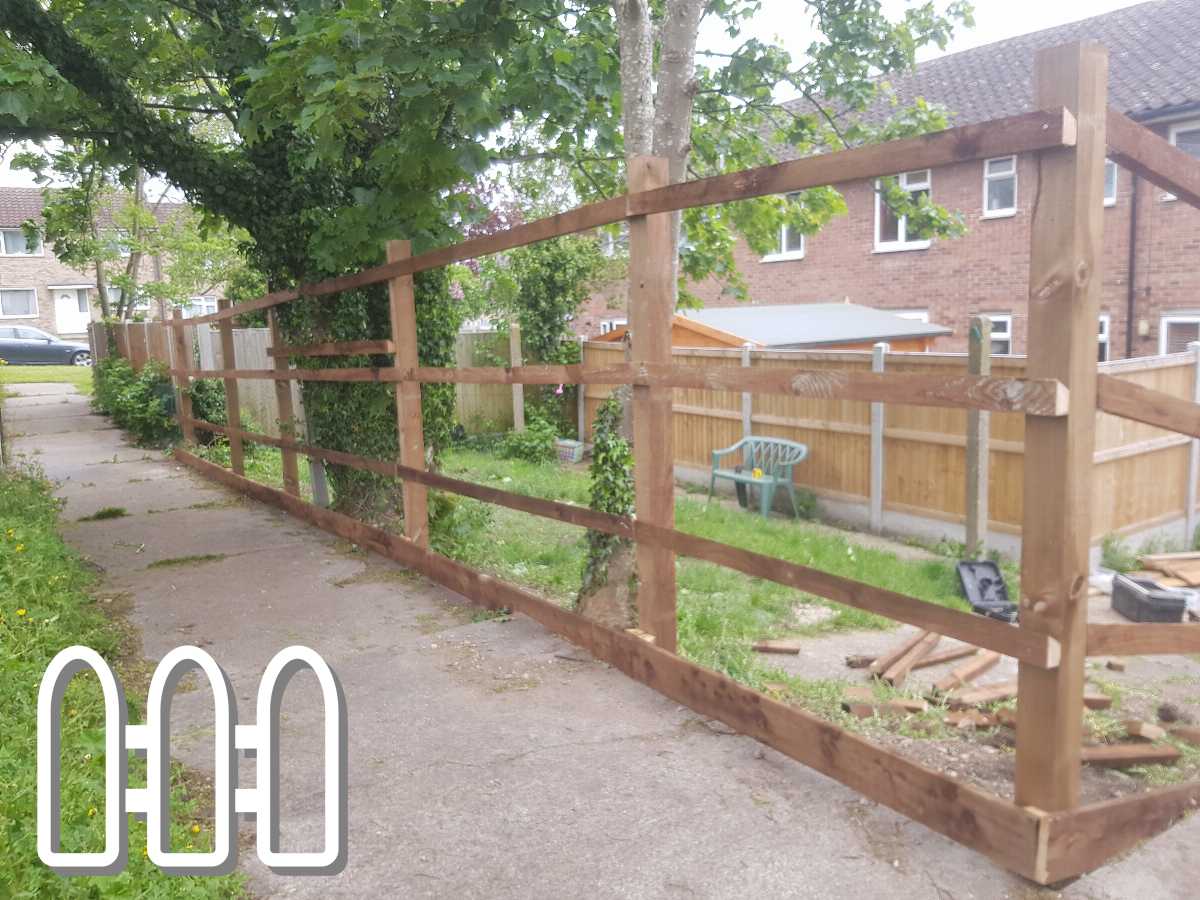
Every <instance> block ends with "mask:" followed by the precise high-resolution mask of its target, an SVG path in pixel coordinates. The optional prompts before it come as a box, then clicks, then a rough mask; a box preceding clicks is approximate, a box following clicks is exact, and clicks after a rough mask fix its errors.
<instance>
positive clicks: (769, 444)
mask: <svg viewBox="0 0 1200 900" xmlns="http://www.w3.org/2000/svg"><path fill="white" fill-rule="evenodd" d="M737 453H741V458H742V463H741V466H740V467H738V468H728V467H722V465H721V460H722V458H724V457H726V456H733V455H735V454H737ZM807 457H808V446H807V445H805V444H799V443H797V442H796V441H787V440H784V439H783V438H768V437H746V438H742V439H741V440H740V441H738V442H737V443H736V444H734V445H733V446H732V447H726V448H725V449H724V450H714V451H713V455H712V477H711V478H710V479H709V482H708V499H709V500H712V496H713V492H714V491H715V490H716V487H717V479H718V478H724V479H726V480H728V481H732V482H734V483H737V484H747V485H757V486H758V504H759V511H760V512H761V513H762V515H763V517H764V518H765V517H766V516H767V515H768V514H769V513H770V511H771V502H772V501H773V500H774V499H775V490H776V489H777V488H779V487H783V488H784V489H785V490H786V491H787V494H788V500H790V501H791V504H792V516H793V517H795V518H797V519H798V518H800V509H799V507H798V506H797V505H796V484H795V482H794V481H793V480H792V468H793V467H794V466H795V465H796V464H797V463H801V462H803V461H804V460H805V459H806V458H807ZM756 470H757V471H759V472H761V473H762V474H760V475H759V476H757V477H755V474H754V473H755V471H756Z"/></svg>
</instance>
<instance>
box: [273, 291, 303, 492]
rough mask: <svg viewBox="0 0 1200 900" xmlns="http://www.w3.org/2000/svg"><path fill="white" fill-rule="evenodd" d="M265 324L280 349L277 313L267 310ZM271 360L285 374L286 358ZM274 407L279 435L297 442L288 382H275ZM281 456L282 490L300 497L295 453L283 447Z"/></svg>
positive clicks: (280, 357) (297, 463)
mask: <svg viewBox="0 0 1200 900" xmlns="http://www.w3.org/2000/svg"><path fill="white" fill-rule="evenodd" d="M267 323H268V324H269V325H270V328H271V346H272V347H282V346H284V341H283V329H282V328H280V327H279V311H278V310H277V309H274V308H272V309H269V310H267ZM271 360H272V362H273V364H274V366H275V371H276V372H286V371H287V370H288V368H289V364H288V361H287V357H286V356H272V357H271ZM275 405H276V406H277V407H278V408H279V433H280V435H282V436H283V437H286V438H291V439H292V440H294V441H295V440H299V439H300V435H299V434H297V433H296V410H295V407H294V405H293V404H292V383H291V382H290V381H276V382H275ZM281 453H282V454H283V489H284V490H285V491H287V492H288V493H289V494H291V495H292V496H293V497H299V496H300V462H299V460H298V459H297V457H296V451H295V450H290V449H288V448H287V447H284V448H283V449H282V450H281Z"/></svg>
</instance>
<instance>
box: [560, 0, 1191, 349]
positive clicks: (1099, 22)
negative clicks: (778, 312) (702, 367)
mask: <svg viewBox="0 0 1200 900" xmlns="http://www.w3.org/2000/svg"><path fill="white" fill-rule="evenodd" d="M1078 40H1093V41H1098V42H1100V43H1102V44H1104V45H1105V46H1107V47H1108V49H1109V78H1110V82H1109V103H1110V105H1112V106H1114V107H1116V108H1118V109H1120V110H1121V111H1123V112H1124V113H1125V114H1126V115H1129V116H1131V117H1132V118H1134V119H1136V120H1138V121H1139V122H1141V123H1143V124H1144V125H1146V126H1148V127H1150V128H1152V129H1153V130H1154V131H1156V132H1158V133H1159V134H1160V135H1162V136H1163V137H1165V138H1167V139H1169V140H1171V142H1172V143H1174V144H1176V145H1177V146H1179V147H1181V148H1183V149H1185V150H1187V151H1188V152H1190V153H1192V154H1193V155H1195V156H1197V157H1200V0H1156V2H1151V3H1143V4H1140V5H1138V6H1132V7H1128V8H1125V9H1121V10H1117V11H1115V12H1112V13H1109V14H1107V15H1103V16H1097V17H1094V18H1090V19H1085V20H1083V21H1080V22H1074V23H1070V24H1067V25H1063V26H1060V27H1057V28H1051V29H1047V30H1045V31H1039V32H1035V33H1033V34H1027V35H1022V36H1020V37H1016V38H1012V39H1010V40H1006V41H1000V42H997V43H994V44H988V45H986V46H982V47H978V48H975V49H972V50H966V51H963V52H961V53H954V54H950V55H948V56H944V57H941V58H939V59H934V60H930V61H929V62H925V63H921V64H920V65H918V66H917V67H916V69H915V71H913V72H910V73H907V74H903V75H898V76H894V77H893V78H892V79H891V84H892V87H893V88H894V90H895V92H896V94H897V96H898V98H899V100H900V101H901V103H902V104H905V105H908V104H910V103H911V102H913V101H914V100H916V99H917V98H925V99H926V100H927V101H929V102H930V103H937V104H940V105H942V106H944V107H945V108H946V109H947V110H949V111H950V114H951V116H950V118H951V124H952V125H964V124H970V123H974V122H983V121H987V120H989V119H996V118H1000V117H1003V116H1008V115H1015V114H1018V113H1021V112H1025V111H1028V110H1030V109H1032V108H1033V89H1032V84H1031V75H1032V71H1033V56H1034V53H1035V52H1036V51H1037V50H1039V49H1041V48H1044V47H1052V46H1055V45H1058V44H1064V43H1069V42H1072V41H1078ZM884 114H886V113H885V111H884V110H883V109H878V110H869V111H868V112H867V115H868V116H871V115H876V116H881V115H884ZM897 174H898V176H899V177H900V179H901V183H902V184H903V185H904V186H905V187H907V188H908V189H909V190H910V191H912V192H914V193H916V192H924V191H927V192H929V193H930V195H931V196H932V198H933V199H934V200H936V201H937V202H938V203H939V204H941V205H943V206H945V207H946V208H948V209H950V210H953V211H957V212H959V213H961V214H962V215H963V216H964V218H965V220H966V223H967V226H968V232H967V234H966V235H964V236H963V237H960V238H956V239H945V240H935V241H932V242H930V241H920V240H913V239H910V238H909V236H908V235H906V234H905V223H904V222H903V220H900V221H897V219H896V217H895V216H893V215H891V212H890V210H889V209H888V208H887V205H886V204H881V203H880V201H879V198H878V195H877V194H876V192H875V189H874V184H872V183H869V182H854V183H849V184H842V185H839V186H838V187H839V190H841V192H842V194H843V195H844V197H845V199H846V204H847V207H848V212H847V214H846V215H843V216H841V217H839V218H836V219H834V220H833V221H831V222H829V223H828V224H827V225H826V226H825V227H824V228H823V229H822V230H821V231H820V232H819V233H817V234H815V235H812V236H809V237H804V236H802V235H789V234H788V233H787V229H786V228H784V229H782V233H781V234H780V240H779V247H778V250H777V251H776V252H775V253H772V254H770V255H768V256H766V257H759V256H757V255H756V254H754V253H752V252H751V251H750V249H749V248H748V247H747V246H746V245H745V244H741V245H740V246H739V247H738V248H737V252H736V256H737V263H738V266H739V268H740V270H741V272H742V273H743V274H744V276H745V278H746V281H747V284H748V287H749V294H750V299H749V300H748V301H744V302H749V303H751V304H792V303H818V302H830V301H840V300H849V301H850V302H852V303H857V304H860V305H863V306H870V307H876V308H879V309H887V310H892V311H895V312H899V313H901V314H903V315H906V316H911V317H913V318H919V319H922V320H925V321H929V320H932V321H934V322H937V323H938V324H942V325H947V326H949V327H950V328H951V329H953V334H952V335H950V336H948V337H944V338H940V339H939V340H938V341H937V342H936V343H935V345H934V347H933V349H935V350H944V351H956V350H964V349H965V348H966V334H967V322H968V320H969V318H970V317H971V316H972V315H976V314H979V313H985V314H988V315H990V316H991V317H992V319H993V330H994V340H993V352H994V353H1023V352H1024V351H1025V337H1026V322H1027V318H1026V292H1027V290H1028V272H1029V240H1030V237H1029V236H1030V213H1031V209H1032V204H1033V201H1034V199H1035V198H1036V196H1037V191H1038V173H1037V171H1036V162H1035V160H1034V159H1033V157H1031V156H1019V157H1016V158H1013V157H1005V158H1001V159H993V160H985V161H979V162H970V163H961V164H956V165H951V166H946V167H943V168H939V169H934V170H933V171H925V172H908V173H897ZM1103 202H1104V205H1105V213H1104V217H1105V220H1104V270H1103V293H1102V297H1101V317H1100V321H1099V322H1097V354H1098V356H1099V357H1100V358H1102V359H1103V358H1111V359H1118V358H1122V357H1126V356H1146V355H1152V354H1155V353H1159V352H1163V351H1167V350H1179V349H1183V347H1184V346H1185V345H1186V344H1187V343H1188V342H1189V341H1193V340H1198V339H1200V210H1196V209H1193V208H1191V207H1189V206H1187V205H1185V204H1182V203H1178V202H1174V201H1173V199H1172V198H1170V197H1169V196H1168V195H1164V194H1163V192H1162V191H1161V190H1159V189H1157V188H1155V187H1154V186H1153V185H1151V184H1149V183H1148V182H1146V181H1144V180H1143V179H1140V178H1138V177H1136V176H1134V175H1133V174H1132V173H1130V172H1127V171H1125V170H1123V169H1120V168H1119V167H1117V166H1116V165H1115V164H1112V163H1110V164H1109V166H1108V169H1107V172H1106V184H1105V196H1104V201H1103ZM692 290H693V291H694V293H696V294H697V296H699V297H700V298H701V299H702V300H703V301H704V304H705V306H706V307H715V306H730V305H734V304H737V303H738V302H739V301H738V300H737V299H736V298H734V297H732V296H729V295H727V294H723V293H722V290H721V285H720V284H718V283H716V282H715V281H710V282H705V283H701V284H697V285H694V286H693V287H692ZM614 293H617V292H614V291H611V290H610V291H609V292H608V296H606V297H599V298H597V299H595V300H594V301H593V302H592V304H591V305H590V306H589V308H588V309H586V310H584V311H583V313H582V315H581V316H579V317H578V322H579V324H580V325H581V326H583V327H584V328H585V329H595V330H587V331H584V332H583V333H586V334H588V335H589V336H592V335H595V334H597V333H599V331H601V330H608V329H609V328H611V327H612V326H611V325H610V324H608V323H610V322H613V321H618V322H623V320H624V318H625V314H624V312H623V309H622V308H620V307H619V305H616V304H614V303H613V302H612V300H611V299H610V298H611V297H612V296H613V295H614ZM618 297H619V293H618ZM1128 323H1132V328H1130V327H1129V325H1128Z"/></svg>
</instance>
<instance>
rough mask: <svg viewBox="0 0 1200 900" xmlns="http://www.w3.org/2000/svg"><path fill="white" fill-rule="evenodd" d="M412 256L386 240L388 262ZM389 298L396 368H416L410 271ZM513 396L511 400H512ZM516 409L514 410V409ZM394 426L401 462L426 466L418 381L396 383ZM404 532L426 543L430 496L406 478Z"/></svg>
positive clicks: (407, 247) (391, 285)
mask: <svg viewBox="0 0 1200 900" xmlns="http://www.w3.org/2000/svg"><path fill="white" fill-rule="evenodd" d="M410 256H412V244H411V243H409V242H408V241H388V245H387V258H388V262H398V261H399V260H402V259H408V258H409V257H410ZM388 298H389V299H390V301H391V314H392V343H393V344H395V347H396V353H395V356H394V357H393V364H394V365H395V367H396V368H397V369H415V368H417V367H418V366H419V365H420V362H418V357H419V354H418V352H417V307H416V297H415V295H414V289H413V277H412V276H411V275H399V276H397V277H396V278H393V279H391V280H390V281H389V282H388ZM515 399H516V398H515V396H514V400H515ZM514 412H515V411H514ZM396 427H397V428H398V429H399V432H400V462H401V464H403V465H406V466H409V467H410V468H413V469H424V468H425V431H424V426H423V424H422V423H421V385H419V384H418V383H417V382H415V381H401V382H398V383H397V384H396ZM402 490H403V492H404V535H405V537H407V538H408V539H409V540H410V541H412V542H413V543H415V544H418V545H419V546H421V547H428V546H429V497H428V491H427V489H426V488H425V486H424V485H422V484H417V483H416V482H414V481H411V480H408V479H405V481H404V482H403V488H402Z"/></svg>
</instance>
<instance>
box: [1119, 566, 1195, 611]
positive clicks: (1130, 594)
mask: <svg viewBox="0 0 1200 900" xmlns="http://www.w3.org/2000/svg"><path fill="white" fill-rule="evenodd" d="M1112 608H1113V609H1115V610H1116V611H1117V612H1119V613H1120V614H1121V615H1123V616H1124V617H1125V618H1127V619H1129V620H1131V621H1133V622H1182V621H1183V611H1184V610H1185V609H1186V608H1187V595H1186V594H1184V593H1183V592H1182V591H1172V590H1169V589H1167V588H1164V587H1159V585H1158V582H1156V581H1151V580H1149V579H1147V578H1128V577H1126V576H1125V575H1114V576H1113V588H1112Z"/></svg>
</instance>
